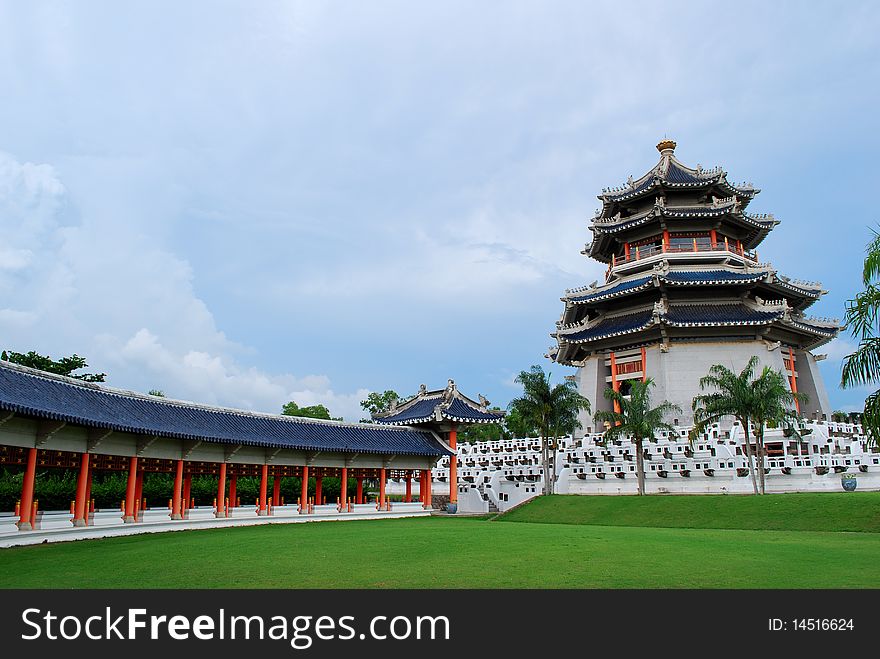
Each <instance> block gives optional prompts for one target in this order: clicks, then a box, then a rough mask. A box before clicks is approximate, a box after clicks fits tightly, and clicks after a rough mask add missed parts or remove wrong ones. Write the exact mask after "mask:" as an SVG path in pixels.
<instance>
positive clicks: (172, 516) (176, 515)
mask: <svg viewBox="0 0 880 659" xmlns="http://www.w3.org/2000/svg"><path fill="white" fill-rule="evenodd" d="M171 519H183V516H182V515H178V514H177V513H173V514H172V515H171Z"/></svg>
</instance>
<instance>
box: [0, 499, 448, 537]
mask: <svg viewBox="0 0 880 659" xmlns="http://www.w3.org/2000/svg"><path fill="white" fill-rule="evenodd" d="M324 508H326V509H327V510H324ZM189 513H190V518H189V519H186V520H179V521H172V520H171V519H169V518H168V516H167V513H165V512H164V511H163V512H161V513H160V512H159V511H156V513H155V514H154V515H153V516H152V517H150V518H147V519H146V521H144V522H142V523H140V524H124V523H121V522H120V521H119V518H118V517H116V518H115V520H114V519H112V514H111V513H104V514H102V513H100V512H99V513H97V514H96V523H97V525H96V526H87V527H84V528H75V527H71V526H70V518H69V517H67V516H66V515H65V514H63V513H62V512H60V511H59V512H58V513H54V514H53V513H50V514H49V515H48V517H47V518H46V519H47V520H49V521H48V522H47V526H51V527H52V528H45V529H39V530H36V531H30V532H26V533H24V532H20V531H18V529H17V527H16V525H15V523H14V522H12V520H10V521H9V522H8V523H3V522H2V519H0V547H13V546H18V545H36V544H41V543H44V542H66V541H69V540H82V539H93V538H107V537H115V536H121V535H135V534H138V533H161V532H165V531H186V530H195V529H213V528H226V527H230V526H254V525H256V524H292V523H294V524H304V523H310V522H330V521H352V520H368V519H395V518H402V517H426V516H428V515H430V514H431V511H430V510H422V508H421V506H420V505H419V504H396V505H395V510H394V511H393V512H389V511H377V510H375V506H373V505H370V504H362V505H355V506H354V510H353V511H352V512H349V513H344V514H343V513H339V512H337V511H336V507H335V506H322V507H321V509H318V508H316V509H315V512H314V513H313V514H311V515H305V516H301V515H298V514H297V512H296V508H295V507H294V506H290V507H283V508H281V507H279V508H276V509H275V515H273V516H266V517H260V516H258V515H256V513H254V512H249V513H248V514H247V516H246V517H244V516H243V517H229V518H219V519H218V518H215V517H214V511H213V510H212V509H210V508H208V509H203V510H200V509H196V508H194V509H192V510H190V511H189ZM10 517H11V516H10ZM56 517H57V518H58V519H57V520H56V521H52V520H51V518H56ZM65 525H66V526H65Z"/></svg>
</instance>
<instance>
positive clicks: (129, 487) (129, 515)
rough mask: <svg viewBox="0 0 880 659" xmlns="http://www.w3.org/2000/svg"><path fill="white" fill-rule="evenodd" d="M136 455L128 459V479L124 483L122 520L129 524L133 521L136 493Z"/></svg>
mask: <svg viewBox="0 0 880 659" xmlns="http://www.w3.org/2000/svg"><path fill="white" fill-rule="evenodd" d="M137 466H138V459H137V456H134V455H133V456H131V457H130V458H129V459H128V481H127V482H126V485H125V512H124V513H123V516H122V521H123V522H125V523H126V524H130V523H131V522H133V521H134V497H135V494H136V493H137Z"/></svg>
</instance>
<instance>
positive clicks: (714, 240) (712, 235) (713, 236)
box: [709, 229, 718, 249]
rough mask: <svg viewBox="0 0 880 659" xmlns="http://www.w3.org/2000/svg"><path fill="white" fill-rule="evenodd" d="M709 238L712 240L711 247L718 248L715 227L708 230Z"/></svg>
mask: <svg viewBox="0 0 880 659" xmlns="http://www.w3.org/2000/svg"><path fill="white" fill-rule="evenodd" d="M709 240H711V241H712V249H718V233H717V232H716V231H715V229H710V230H709Z"/></svg>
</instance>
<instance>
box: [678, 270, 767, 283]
mask: <svg viewBox="0 0 880 659" xmlns="http://www.w3.org/2000/svg"><path fill="white" fill-rule="evenodd" d="M766 276H767V273H766V272H751V273H747V272H730V271H728V270H672V271H670V272H668V273H666V274H665V275H663V276H662V277H661V279H663V281H665V282H666V283H667V284H673V285H676V284H678V285H681V284H724V283H728V282H730V283H741V282H755V281H759V280H761V279H763V278H764V277H766Z"/></svg>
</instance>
